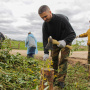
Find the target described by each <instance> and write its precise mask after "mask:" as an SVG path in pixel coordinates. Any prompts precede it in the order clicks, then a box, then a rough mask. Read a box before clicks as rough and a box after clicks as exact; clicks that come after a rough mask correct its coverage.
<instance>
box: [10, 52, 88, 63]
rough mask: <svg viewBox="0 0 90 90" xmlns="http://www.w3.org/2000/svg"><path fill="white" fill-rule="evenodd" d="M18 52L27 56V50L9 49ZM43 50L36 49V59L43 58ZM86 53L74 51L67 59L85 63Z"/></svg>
mask: <svg viewBox="0 0 90 90" xmlns="http://www.w3.org/2000/svg"><path fill="white" fill-rule="evenodd" d="M17 52H18V53H20V54H21V55H22V56H27V50H12V51H10V53H11V54H16V53H17ZM43 55H44V52H43V51H38V54H36V55H35V57H36V58H37V59H43ZM87 55H88V51H75V52H73V53H72V55H70V57H69V61H72V62H77V61H79V62H81V63H82V64H87Z"/></svg>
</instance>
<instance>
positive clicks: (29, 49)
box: [27, 47, 36, 58]
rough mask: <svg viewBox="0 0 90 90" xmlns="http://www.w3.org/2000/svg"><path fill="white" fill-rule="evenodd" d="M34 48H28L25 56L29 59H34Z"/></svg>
mask: <svg viewBox="0 0 90 90" xmlns="http://www.w3.org/2000/svg"><path fill="white" fill-rule="evenodd" d="M35 49H36V48H35V47H31V48H28V54H27V57H28V58H30V57H32V58H33V57H34V54H35Z"/></svg>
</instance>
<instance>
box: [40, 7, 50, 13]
mask: <svg viewBox="0 0 90 90" xmlns="http://www.w3.org/2000/svg"><path fill="white" fill-rule="evenodd" d="M47 10H50V8H49V7H48V6H47V5H42V6H41V7H40V8H39V10H38V14H42V13H43V12H45V11H47Z"/></svg>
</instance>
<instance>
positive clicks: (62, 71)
mask: <svg viewBox="0 0 90 90" xmlns="http://www.w3.org/2000/svg"><path fill="white" fill-rule="evenodd" d="M60 51H61V58H59V53H60ZM69 53H70V49H69V48H67V47H65V48H62V49H61V48H59V47H57V46H56V45H53V50H52V52H51V56H52V61H53V65H52V67H53V68H54V75H55V76H56V78H55V80H56V81H57V83H58V82H64V81H65V77H66V74H67V57H68V56H69ZM59 59H60V60H59Z"/></svg>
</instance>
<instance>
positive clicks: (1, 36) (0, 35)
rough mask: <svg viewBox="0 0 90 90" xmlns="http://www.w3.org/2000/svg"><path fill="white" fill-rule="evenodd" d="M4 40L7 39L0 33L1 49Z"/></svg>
mask: <svg viewBox="0 0 90 90" xmlns="http://www.w3.org/2000/svg"><path fill="white" fill-rule="evenodd" d="M3 40H5V37H4V35H3V34H2V33H1V32H0V49H1V47H2V42H3Z"/></svg>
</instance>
